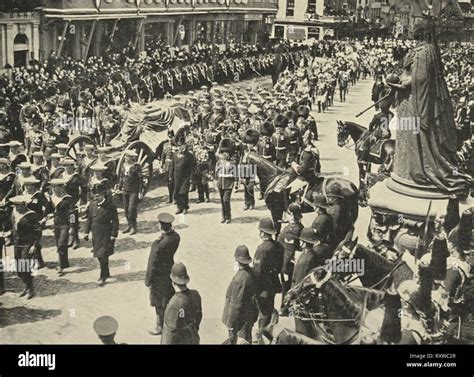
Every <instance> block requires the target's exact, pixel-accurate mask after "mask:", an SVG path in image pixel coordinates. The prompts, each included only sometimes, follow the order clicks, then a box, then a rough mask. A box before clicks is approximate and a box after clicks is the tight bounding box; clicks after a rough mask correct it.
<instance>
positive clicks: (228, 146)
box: [219, 138, 235, 154]
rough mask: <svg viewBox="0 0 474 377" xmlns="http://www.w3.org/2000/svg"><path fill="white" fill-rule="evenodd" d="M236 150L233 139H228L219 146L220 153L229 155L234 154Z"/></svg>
mask: <svg viewBox="0 0 474 377" xmlns="http://www.w3.org/2000/svg"><path fill="white" fill-rule="evenodd" d="M234 149H235V143H234V141H233V140H232V139H228V138H225V139H222V141H221V143H220V145H219V151H220V152H221V153H224V152H227V153H230V154H232V153H233V152H234Z"/></svg>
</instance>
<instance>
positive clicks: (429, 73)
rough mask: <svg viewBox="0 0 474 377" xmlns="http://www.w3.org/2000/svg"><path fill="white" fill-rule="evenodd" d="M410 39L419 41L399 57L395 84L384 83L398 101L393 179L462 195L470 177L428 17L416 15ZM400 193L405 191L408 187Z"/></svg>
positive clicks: (466, 192) (418, 187)
mask: <svg viewBox="0 0 474 377" xmlns="http://www.w3.org/2000/svg"><path fill="white" fill-rule="evenodd" d="M414 38H415V39H416V40H417V41H418V44H417V45H416V46H415V47H414V48H413V49H412V50H411V51H410V52H409V53H408V54H407V56H406V57H405V59H404V61H403V73H402V74H401V76H400V81H399V83H390V82H388V83H387V85H389V86H390V87H392V88H393V89H395V90H396V92H397V103H398V105H397V119H398V121H397V124H396V126H397V139H396V151H395V161H394V172H393V173H392V181H393V182H395V183H396V184H398V185H399V186H400V187H402V186H411V187H412V188H414V190H413V191H416V190H421V191H430V190H431V191H437V192H439V193H440V194H442V195H445V196H447V197H457V198H459V199H463V198H466V197H467V196H468V195H469V189H470V180H471V177H470V176H469V175H467V174H465V173H464V172H463V171H461V169H460V167H459V161H458V157H457V155H456V145H457V142H456V138H457V136H456V129H455V122H454V110H453V107H452V103H451V98H450V95H449V92H448V89H447V85H446V82H445V79H444V77H443V65H442V62H441V55H440V52H439V47H438V45H437V43H436V40H435V37H434V27H433V23H432V21H430V20H428V19H419V20H418V21H417V22H416V23H415V26H414ZM397 191H399V190H397ZM404 194H408V195H410V193H409V190H408V191H407V192H405V193H404ZM415 196H416V195H415Z"/></svg>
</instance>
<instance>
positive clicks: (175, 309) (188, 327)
mask: <svg viewBox="0 0 474 377" xmlns="http://www.w3.org/2000/svg"><path fill="white" fill-rule="evenodd" d="M171 280H172V282H173V288H174V290H175V291H176V293H175V294H174V296H173V297H172V298H171V300H170V301H169V303H168V305H167V306H166V310H165V320H164V326H163V336H162V338H161V344H199V326H200V325H201V320H202V306H201V296H200V295H199V293H198V291H196V290H194V289H189V288H188V287H187V284H188V283H189V280H190V279H189V275H188V272H187V270H186V266H185V265H184V264H182V263H175V264H174V265H173V267H172V268H171Z"/></svg>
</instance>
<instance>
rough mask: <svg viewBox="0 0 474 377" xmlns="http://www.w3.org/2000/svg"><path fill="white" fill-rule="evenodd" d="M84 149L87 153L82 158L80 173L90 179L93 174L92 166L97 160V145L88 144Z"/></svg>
mask: <svg viewBox="0 0 474 377" xmlns="http://www.w3.org/2000/svg"><path fill="white" fill-rule="evenodd" d="M84 150H85V151H86V154H85V156H83V157H82V158H81V159H80V163H79V173H80V174H81V175H82V176H83V177H84V178H86V179H87V180H89V179H90V178H91V176H92V175H93V173H92V171H91V166H92V165H93V164H94V163H95V162H96V160H97V156H96V155H95V146H94V145H92V144H86V146H85V147H84Z"/></svg>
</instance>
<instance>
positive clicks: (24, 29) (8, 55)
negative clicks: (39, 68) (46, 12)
mask: <svg viewBox="0 0 474 377" xmlns="http://www.w3.org/2000/svg"><path fill="white" fill-rule="evenodd" d="M30 4H31V6H29V7H15V6H11V7H8V8H7V7H6V6H5V4H3V6H0V69H2V68H3V69H4V68H7V67H17V66H22V65H25V64H27V63H28V62H29V61H30V60H32V59H38V57H39V52H40V31H39V30H40V21H41V14H40V12H39V11H37V10H35V8H36V7H35V6H34V5H33V4H34V3H30ZM12 5H13V4H12Z"/></svg>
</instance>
